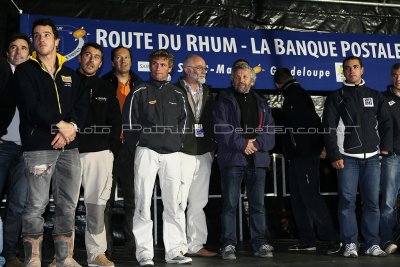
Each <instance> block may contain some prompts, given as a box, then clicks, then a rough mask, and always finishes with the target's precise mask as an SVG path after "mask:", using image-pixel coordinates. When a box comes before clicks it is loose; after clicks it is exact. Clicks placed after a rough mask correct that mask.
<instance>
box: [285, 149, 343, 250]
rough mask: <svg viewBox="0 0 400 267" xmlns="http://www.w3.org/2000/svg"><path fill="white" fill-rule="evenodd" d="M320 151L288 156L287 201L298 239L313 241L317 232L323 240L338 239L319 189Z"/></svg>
mask: <svg viewBox="0 0 400 267" xmlns="http://www.w3.org/2000/svg"><path fill="white" fill-rule="evenodd" d="M319 185H320V180H319V155H308V156H301V157H300V156H299V157H295V158H293V159H290V160H289V186H290V201H291V205H292V212H293V215H294V219H295V223H296V226H297V231H298V234H299V239H300V241H301V242H303V243H304V244H307V245H315V242H316V236H315V232H314V229H315V230H316V231H317V234H318V237H319V239H321V240H324V241H338V238H339V237H338V231H337V229H335V227H334V225H333V221H332V217H331V215H330V212H329V210H328V207H327V205H326V203H325V200H324V199H323V197H322V196H321V195H320V193H319Z"/></svg>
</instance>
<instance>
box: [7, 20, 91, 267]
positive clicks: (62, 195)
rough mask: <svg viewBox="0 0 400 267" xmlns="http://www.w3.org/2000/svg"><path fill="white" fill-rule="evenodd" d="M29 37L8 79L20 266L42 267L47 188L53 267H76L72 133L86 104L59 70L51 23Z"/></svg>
mask: <svg viewBox="0 0 400 267" xmlns="http://www.w3.org/2000/svg"><path fill="white" fill-rule="evenodd" d="M32 36H33V41H34V47H35V51H34V52H33V54H32V56H31V58H30V59H29V60H28V61H26V62H24V63H22V64H20V65H19V66H18V67H17V68H16V71H15V73H14V77H13V81H14V83H15V88H16V90H17V96H18V97H17V107H18V109H19V112H20V128H19V129H20V135H21V141H22V148H23V151H24V152H23V156H24V161H25V166H26V168H27V174H28V194H27V203H26V206H25V209H24V211H23V215H22V236H23V240H24V248H25V266H27V267H40V266H41V251H42V249H41V246H42V241H43V226H44V219H43V217H42V214H43V213H44V211H45V209H46V206H47V204H48V202H49V190H50V184H51V185H52V193H53V197H54V203H55V207H56V208H55V212H54V216H53V221H54V229H53V239H54V248H55V255H56V262H57V266H80V265H79V264H78V263H77V262H76V261H75V260H74V259H73V257H72V256H73V247H74V246H73V244H74V229H75V228H74V226H75V209H76V205H77V203H78V198H79V191H80V186H81V179H80V171H81V169H80V160H79V152H78V140H77V139H76V133H77V130H78V127H82V126H83V123H84V120H85V117H86V112H87V107H88V103H87V99H85V98H84V95H83V90H82V88H81V86H80V82H79V78H78V76H77V75H76V73H75V72H74V71H73V70H72V69H70V68H68V67H66V66H64V65H63V63H64V62H65V61H66V58H65V57H63V56H62V55H60V54H58V53H57V52H56V47H57V46H58V43H59V41H60V39H59V35H58V31H57V28H56V26H55V24H54V22H53V21H51V20H50V19H38V20H36V21H34V23H33V27H32ZM53 174H54V175H53Z"/></svg>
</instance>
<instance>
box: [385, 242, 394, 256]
mask: <svg viewBox="0 0 400 267" xmlns="http://www.w3.org/2000/svg"><path fill="white" fill-rule="evenodd" d="M396 250H397V245H396V244H389V245H388V246H387V247H386V248H385V252H386V254H388V255H389V254H393V253H395V252H396Z"/></svg>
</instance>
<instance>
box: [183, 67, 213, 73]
mask: <svg viewBox="0 0 400 267" xmlns="http://www.w3.org/2000/svg"><path fill="white" fill-rule="evenodd" d="M186 67H188V68H192V69H195V70H197V71H205V72H207V71H208V68H207V67H203V66H196V67H195V66H186Z"/></svg>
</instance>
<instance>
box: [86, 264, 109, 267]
mask: <svg viewBox="0 0 400 267" xmlns="http://www.w3.org/2000/svg"><path fill="white" fill-rule="evenodd" d="M88 266H89V267H115V265H98V264H94V263H88Z"/></svg>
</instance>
